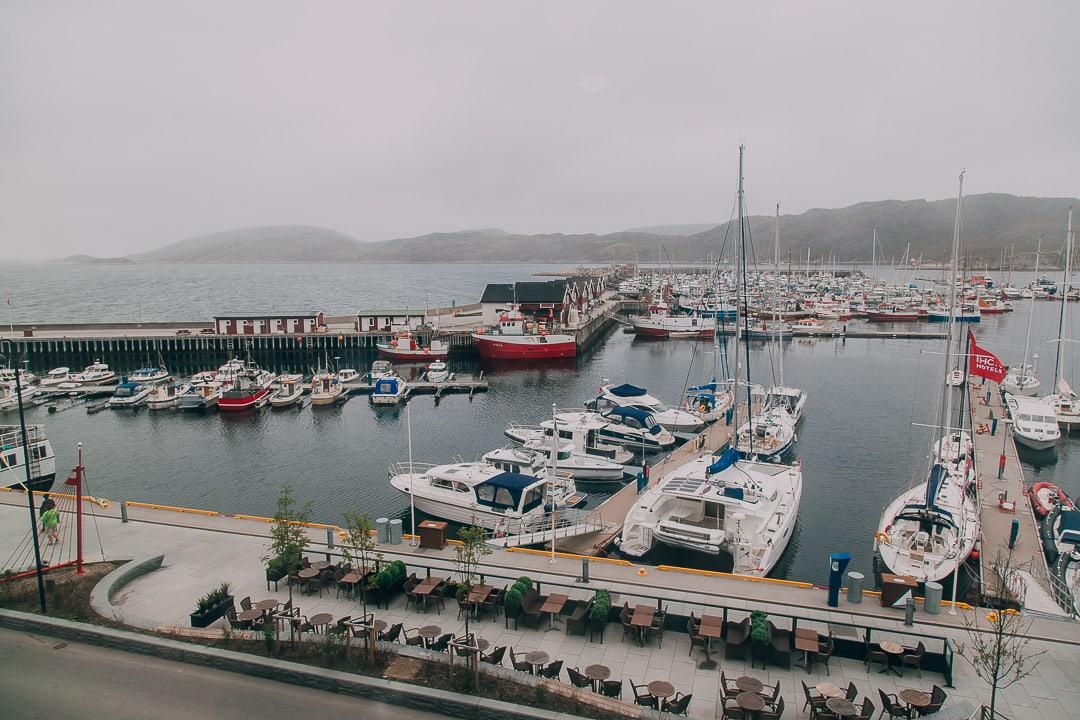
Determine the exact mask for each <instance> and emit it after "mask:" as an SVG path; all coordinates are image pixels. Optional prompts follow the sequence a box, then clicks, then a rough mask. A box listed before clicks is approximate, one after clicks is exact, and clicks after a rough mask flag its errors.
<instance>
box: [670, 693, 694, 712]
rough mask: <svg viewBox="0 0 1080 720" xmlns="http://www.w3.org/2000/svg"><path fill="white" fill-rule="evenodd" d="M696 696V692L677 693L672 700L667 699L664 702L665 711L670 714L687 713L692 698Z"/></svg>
mask: <svg viewBox="0 0 1080 720" xmlns="http://www.w3.org/2000/svg"><path fill="white" fill-rule="evenodd" d="M692 697H694V693H689V694H687V695H683V694H682V693H675V697H673V698H672V699H671V700H665V701H664V703H663V708H664V709H663V712H666V713H668V714H669V715H685V714H686V711H687V709H688V708H689V707H690V698H692Z"/></svg>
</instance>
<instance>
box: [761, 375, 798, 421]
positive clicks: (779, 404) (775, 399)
mask: <svg viewBox="0 0 1080 720" xmlns="http://www.w3.org/2000/svg"><path fill="white" fill-rule="evenodd" d="M765 407H766V408H769V409H772V408H780V409H782V410H784V411H785V412H786V413H787V414H788V415H789V416H790V417H791V420H792V422H794V423H795V424H796V425H798V424H799V422H800V421H801V420H802V418H803V412H804V411H805V409H806V391H805V390H803V389H802V388H795V387H788V386H786V385H773V386H772V387H771V388H769V392H768V393H766V395H765Z"/></svg>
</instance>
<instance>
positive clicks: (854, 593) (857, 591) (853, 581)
mask: <svg viewBox="0 0 1080 720" xmlns="http://www.w3.org/2000/svg"><path fill="white" fill-rule="evenodd" d="M865 579H866V578H864V577H863V574H862V573H861V572H855V571H854V570H852V571H851V572H849V573H848V574H847V601H848V602H849V603H852V604H854V605H858V604H859V603H861V602H862V591H863V582H864V581H865Z"/></svg>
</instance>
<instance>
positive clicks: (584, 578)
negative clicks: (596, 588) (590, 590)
mask: <svg viewBox="0 0 1080 720" xmlns="http://www.w3.org/2000/svg"><path fill="white" fill-rule="evenodd" d="M581 582H583V583H587V582H589V558H588V557H583V558H581Z"/></svg>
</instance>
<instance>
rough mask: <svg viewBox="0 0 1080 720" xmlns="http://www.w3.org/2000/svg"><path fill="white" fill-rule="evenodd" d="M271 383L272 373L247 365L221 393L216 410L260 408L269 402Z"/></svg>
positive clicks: (272, 380)
mask: <svg viewBox="0 0 1080 720" xmlns="http://www.w3.org/2000/svg"><path fill="white" fill-rule="evenodd" d="M273 382H274V375H273V373H269V372H267V371H266V370H260V369H259V368H257V367H254V366H251V365H249V366H248V367H247V368H245V369H243V370H241V371H239V372H238V373H236V375H235V376H234V377H233V378H232V382H231V383H230V385H229V386H228V388H227V389H225V390H224V391H223V392H222V393H221V399H220V400H218V410H221V411H229V410H247V409H248V408H253V407H262V406H263V405H265V404H266V403H267V402H269V401H270V384H271V383H273Z"/></svg>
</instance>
